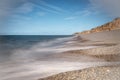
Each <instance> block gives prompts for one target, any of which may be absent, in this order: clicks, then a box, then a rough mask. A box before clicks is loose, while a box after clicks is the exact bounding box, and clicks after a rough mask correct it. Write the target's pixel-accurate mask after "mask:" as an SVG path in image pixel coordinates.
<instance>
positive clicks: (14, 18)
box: [0, 0, 116, 35]
mask: <svg viewBox="0 0 120 80" xmlns="http://www.w3.org/2000/svg"><path fill="white" fill-rule="evenodd" d="M99 3H100V2H96V1H95V0H1V1H0V7H1V8H0V21H1V22H0V24H1V27H0V28H1V29H0V34H1V35H2V34H3V35H70V34H73V33H75V32H80V31H83V30H88V29H91V28H93V27H96V26H99V25H102V24H104V23H106V22H109V21H111V20H112V19H113V18H115V17H116V16H113V15H111V14H109V13H107V12H108V11H107V12H105V11H106V10H105V11H104V10H102V8H100V6H97V4H99ZM106 3H107V2H106ZM3 4H4V5H3ZM101 4H103V3H102V2H101ZM105 5H106V4H105ZM104 7H106V6H104Z"/></svg>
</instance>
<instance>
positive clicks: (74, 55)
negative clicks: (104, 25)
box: [39, 30, 120, 80]
mask: <svg viewBox="0 0 120 80" xmlns="http://www.w3.org/2000/svg"><path fill="white" fill-rule="evenodd" d="M119 34H120V30H112V31H104V32H99V33H92V34H85V35H83V34H81V35H79V37H80V39H81V40H80V39H79V38H78V37H76V39H74V40H73V43H74V44H71V45H72V46H75V45H77V46H95V47H93V48H88V49H77V50H68V51H65V52H62V53H61V54H57V55H55V56H57V57H58V58H59V57H61V58H66V59H68V60H70V61H75V60H76V61H79V62H83V63H86V64H87V63H88V62H89V63H90V64H95V63H96V62H98V65H92V66H87V67H84V68H83V69H78V70H76V71H74V70H73V71H72V70H71V71H70V72H65V73H60V74H57V75H53V76H50V77H47V78H41V79H39V80H88V79H89V80H119V78H120V77H119V76H120V37H119ZM80 42H81V43H80ZM81 55H82V58H81ZM93 59H94V60H93ZM101 63H105V64H102V65H100V64H101ZM98 66H99V67H98ZM100 66H101V67H100Z"/></svg>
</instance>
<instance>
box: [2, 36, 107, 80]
mask: <svg viewBox="0 0 120 80" xmlns="http://www.w3.org/2000/svg"><path fill="white" fill-rule="evenodd" d="M73 40H74V36H71V35H70V36H64V35H61V36H56V35H51V36H44V35H41V36H0V80H38V79H39V78H43V77H47V76H50V75H53V74H57V73H60V72H66V71H71V70H78V69H83V68H87V67H91V66H95V65H97V66H98V65H104V64H106V63H104V62H102V63H100V62H92V63H91V62H89V61H90V60H92V61H96V60H97V59H96V58H95V59H94V58H91V57H88V56H87V57H86V56H82V55H81V56H79V57H78V58H74V57H70V58H69V57H68V59H67V57H65V58H62V57H56V56H55V55H59V54H61V52H64V51H68V50H78V49H79V50H80V49H87V48H93V47H94V46H88V47H82V46H71V45H70V44H72V43H73ZM73 59H75V60H73ZM71 60H73V61H71ZM79 60H80V61H79ZM85 60H87V61H88V62H87V63H86V62H84V61H85ZM100 61H102V60H100Z"/></svg>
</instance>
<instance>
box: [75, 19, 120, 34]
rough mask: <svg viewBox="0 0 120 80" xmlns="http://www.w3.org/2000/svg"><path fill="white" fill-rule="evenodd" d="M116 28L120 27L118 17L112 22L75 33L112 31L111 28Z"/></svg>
mask: <svg viewBox="0 0 120 80" xmlns="http://www.w3.org/2000/svg"><path fill="white" fill-rule="evenodd" d="M116 29H120V18H116V19H114V20H113V21H112V22H109V23H106V24H104V25H101V26H98V27H96V28H93V29H91V30H87V31H83V32H77V33H75V34H89V33H95V32H102V31H111V30H116Z"/></svg>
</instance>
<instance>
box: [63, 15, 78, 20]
mask: <svg viewBox="0 0 120 80" xmlns="http://www.w3.org/2000/svg"><path fill="white" fill-rule="evenodd" d="M76 18H77V17H76V16H70V17H66V18H64V19H65V20H74V19H76Z"/></svg>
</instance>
